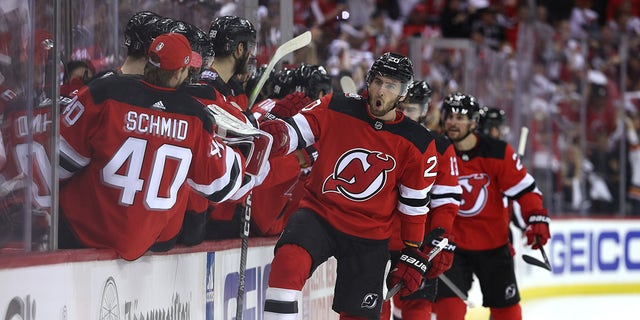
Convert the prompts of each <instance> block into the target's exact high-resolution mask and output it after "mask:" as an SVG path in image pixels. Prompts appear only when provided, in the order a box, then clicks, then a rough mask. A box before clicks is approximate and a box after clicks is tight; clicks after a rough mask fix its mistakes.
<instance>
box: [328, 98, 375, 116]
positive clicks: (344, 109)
mask: <svg viewBox="0 0 640 320" xmlns="http://www.w3.org/2000/svg"><path fill="white" fill-rule="evenodd" d="M329 95H330V96H331V97H330V100H329V104H328V108H329V109H331V110H333V111H337V112H340V113H346V114H349V115H352V116H355V117H357V118H362V117H363V116H366V105H367V99H365V98H363V97H362V96H360V95H358V94H354V93H344V94H343V93H337V92H334V93H330V94H329ZM323 100H324V99H323ZM363 120H364V118H363Z"/></svg>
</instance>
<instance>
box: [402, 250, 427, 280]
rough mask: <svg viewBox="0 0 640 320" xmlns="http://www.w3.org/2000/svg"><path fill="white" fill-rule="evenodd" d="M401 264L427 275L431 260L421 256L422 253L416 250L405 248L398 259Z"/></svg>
mask: <svg viewBox="0 0 640 320" xmlns="http://www.w3.org/2000/svg"><path fill="white" fill-rule="evenodd" d="M398 262H399V263H404V264H406V265H408V266H409V267H411V268H412V269H415V270H416V271H418V272H420V273H421V274H423V275H424V274H425V273H427V270H429V260H428V258H427V257H426V256H424V255H421V254H420V251H418V250H417V249H416V248H410V247H407V248H404V249H402V252H401V254H400V259H398Z"/></svg>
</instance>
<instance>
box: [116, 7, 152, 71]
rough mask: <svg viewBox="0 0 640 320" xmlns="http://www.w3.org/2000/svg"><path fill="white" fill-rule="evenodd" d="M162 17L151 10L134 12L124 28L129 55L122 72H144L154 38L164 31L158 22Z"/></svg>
mask: <svg viewBox="0 0 640 320" xmlns="http://www.w3.org/2000/svg"><path fill="white" fill-rule="evenodd" d="M160 19H162V16H159V15H157V14H155V13H153V12H151V11H140V12H138V13H136V14H134V15H133V16H132V17H131V18H130V19H129V22H127V26H126V27H125V29H124V45H125V47H127V57H126V59H125V60H124V63H123V64H122V66H121V67H120V70H118V71H119V73H121V74H134V75H136V74H137V75H142V74H144V66H145V65H146V64H147V52H148V51H149V45H151V42H152V41H153V39H154V38H155V37H157V36H159V35H160V34H161V33H162V32H161V30H160V28H159V27H158V25H157V23H158V21H160Z"/></svg>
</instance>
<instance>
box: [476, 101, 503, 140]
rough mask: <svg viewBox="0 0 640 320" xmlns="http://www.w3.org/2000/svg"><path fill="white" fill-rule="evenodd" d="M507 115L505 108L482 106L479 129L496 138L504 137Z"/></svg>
mask: <svg viewBox="0 0 640 320" xmlns="http://www.w3.org/2000/svg"><path fill="white" fill-rule="evenodd" d="M505 120H506V115H505V112H504V110H502V109H498V108H495V107H482V109H480V122H479V123H478V131H480V132H482V133H483V134H486V135H488V136H489V137H491V138H494V139H498V140H500V139H502V136H503V135H504V134H503V131H504V122H505Z"/></svg>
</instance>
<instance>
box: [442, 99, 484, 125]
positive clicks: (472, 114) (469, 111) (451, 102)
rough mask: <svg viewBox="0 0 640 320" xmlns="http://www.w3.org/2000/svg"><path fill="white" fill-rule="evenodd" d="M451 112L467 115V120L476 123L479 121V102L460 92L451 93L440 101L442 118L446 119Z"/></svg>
mask: <svg viewBox="0 0 640 320" xmlns="http://www.w3.org/2000/svg"><path fill="white" fill-rule="evenodd" d="M452 113H459V114H464V115H467V116H468V117H469V120H472V121H475V122H476V123H478V122H479V121H480V104H478V99H476V97H474V96H472V95H470V94H466V93H462V92H454V93H451V94H450V95H448V96H447V97H446V98H444V101H443V102H442V119H443V120H444V119H447V117H449V115H450V114H452Z"/></svg>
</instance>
